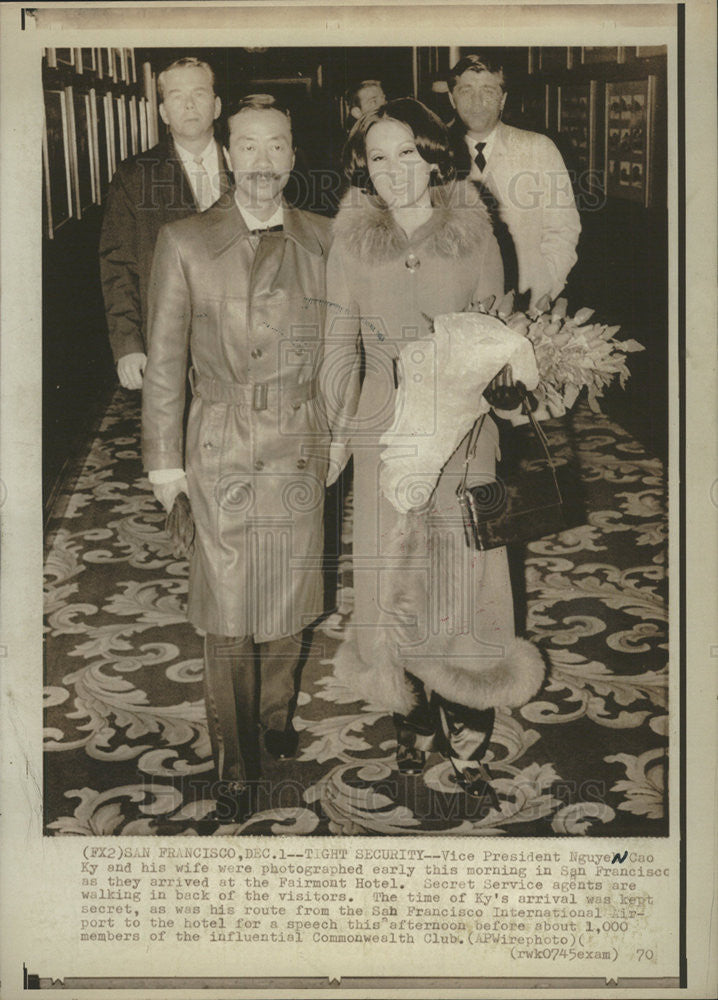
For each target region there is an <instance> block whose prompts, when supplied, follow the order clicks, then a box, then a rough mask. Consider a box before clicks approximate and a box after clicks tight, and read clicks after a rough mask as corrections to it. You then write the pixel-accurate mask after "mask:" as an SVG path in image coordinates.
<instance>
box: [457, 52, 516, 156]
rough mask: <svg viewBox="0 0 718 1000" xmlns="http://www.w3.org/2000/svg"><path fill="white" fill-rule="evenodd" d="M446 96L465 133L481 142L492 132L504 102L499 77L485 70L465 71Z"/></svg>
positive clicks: (504, 97)
mask: <svg viewBox="0 0 718 1000" xmlns="http://www.w3.org/2000/svg"><path fill="white" fill-rule="evenodd" d="M449 96H450V98H451V103H452V105H453V106H454V108H456V112H457V114H458V116H459V118H461V120H462V122H463V123H464V125H465V126H466V129H467V131H468V132H469V133H470V134H472V135H474V136H475V138H477V139H483V138H485V137H486V136H487V135H488V134H489V132H491V130H492V129H493V128H494V126H495V125H496V123H497V122H498V120H499V118H500V117H501V112H502V111H503V107H504V104H505V103H506V94H505V93H504V91H503V90H502V89H501V81H500V78H499V76H498V74H496V73H489V72H488V71H487V70H481V72H479V73H476V72H474V70H471V69H467V70H466V71H465V72H463V73H462V74H461V76H460V77H459V79H458V80H457V81H456V86H455V87H454V90H453V93H451V94H450V95H449Z"/></svg>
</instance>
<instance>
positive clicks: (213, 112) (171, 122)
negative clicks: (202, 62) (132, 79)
mask: <svg viewBox="0 0 718 1000" xmlns="http://www.w3.org/2000/svg"><path fill="white" fill-rule="evenodd" d="M163 83H164V97H163V98H162V103H161V104H160V115H161V116H162V121H163V122H164V123H165V125H167V126H168V127H169V130H170V132H171V133H172V135H173V137H174V138H175V139H177V140H178V142H180V144H181V142H182V140H183V139H184V140H185V141H186V142H189V141H193V140H195V139H201V138H202V137H203V136H205V135H207V138H208V141H209V133H211V131H212V122H213V121H214V120H215V118H217V117H219V113H220V111H221V110H222V102H221V101H220V99H219V98H218V97H216V96H215V93H214V90H213V88H212V80H211V77H210V75H209V73H208V72H207V70H205V69H202V67H201V66H181V67H179V68H178V69H171V70H168V72H167V73H166V74H165V76H164V78H163Z"/></svg>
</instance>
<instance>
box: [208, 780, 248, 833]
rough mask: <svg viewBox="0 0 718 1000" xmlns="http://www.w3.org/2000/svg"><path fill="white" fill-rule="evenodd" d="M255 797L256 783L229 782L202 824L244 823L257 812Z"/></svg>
mask: <svg viewBox="0 0 718 1000" xmlns="http://www.w3.org/2000/svg"><path fill="white" fill-rule="evenodd" d="M257 797H258V796H257V785H256V782H255V783H250V784H248V785H242V784H240V782H238V781H229V782H227V787H226V788H225V789H224V790H223V791H222V794H221V795H219V796H218V797H217V800H216V803H217V804H216V806H215V808H214V809H213V810H212V812H211V813H208V815H207V816H205V818H204V822H211V823H244V822H245V821H246V820H248V819H249V817H250V816H252V815H253V814H254V813H255V812H256V811H257Z"/></svg>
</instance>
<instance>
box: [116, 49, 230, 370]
mask: <svg viewBox="0 0 718 1000" xmlns="http://www.w3.org/2000/svg"><path fill="white" fill-rule="evenodd" d="M157 89H158V92H159V97H160V102H161V103H160V115H161V117H162V121H163V122H164V123H165V125H166V126H167V128H168V133H169V134H168V135H167V137H166V138H165V139H162V141H161V142H159V143H157V145H156V146H153V147H152V149H148V150H146V151H145V152H144V153H139V154H138V155H137V156H134V157H131V158H130V159H127V160H125V161H124V162H123V163H121V164H120V165H119V167H118V168H117V171H116V172H115V176H114V177H113V179H112V183H111V185H110V190H109V194H108V197H107V205H106V207H105V215H104V219H103V223H102V234H101V236H100V274H101V278H102V293H103V296H104V300H105V314H106V317H107V326H108V330H109V335H110V346H111V347H112V353H113V356H114V360H115V363H116V365H117V375H118V378H119V380H120V384H121V385H122V386H124V388H125V389H141V388H142V373H143V371H144V368H145V364H146V362H147V295H148V284H149V278H150V268H151V266H152V255H153V253H154V249H155V242H156V240H157V234H158V233H159V231H160V228H161V227H162V226H163V225H164V224H165V223H167V222H171V221H173V220H176V219H183V218H185V217H186V216H188V215H192V214H194V213H195V212H201V211H204V210H205V209H207V208H209V207H210V205H212V204H213V203H214V202H215V201H217V199H218V198H219V196H220V194H221V193H222V192H223V191H226V190H228V189H229V187H230V186H231V176H230V172H229V169H228V163H227V160H226V154H225V152H224V150H223V149H222V147H221V146H220V144H219V143H218V142H217V141H216V139H215V137H214V122H215V120H216V119H217V117H218V116H219V113H220V111H221V107H222V105H221V101H220V99H219V97H217V95H216V94H215V92H214V72H213V71H212V68H211V66H209V65H208V64H207V63H206V62H202V61H200V60H199V59H195V58H194V57H192V56H185V57H183V58H182V59H178V60H176V61H175V62H173V63H172V64H171V65H170V66H168V67H167V69H165V70H164V71H163V72H162V73H160V74H159V76H158V78H157Z"/></svg>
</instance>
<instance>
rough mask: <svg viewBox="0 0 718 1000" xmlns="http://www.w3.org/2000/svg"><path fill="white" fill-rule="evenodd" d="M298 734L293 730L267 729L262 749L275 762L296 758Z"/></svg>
mask: <svg viewBox="0 0 718 1000" xmlns="http://www.w3.org/2000/svg"><path fill="white" fill-rule="evenodd" d="M298 746H299V733H297V732H296V731H295V730H294V729H291V728H290V729H268V730H267V731H266V733H265V734H264V747H265V749H266V751H267V753H270V754H271V755H272V757H274V759H275V760H289V758H290V757H294V756H296V753H297V747H298Z"/></svg>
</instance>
